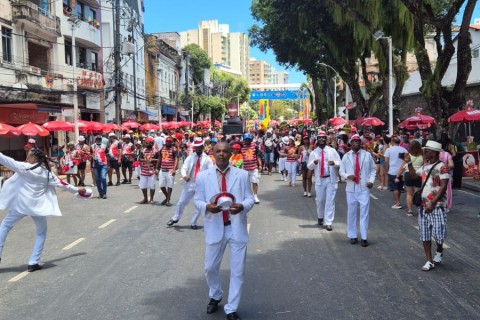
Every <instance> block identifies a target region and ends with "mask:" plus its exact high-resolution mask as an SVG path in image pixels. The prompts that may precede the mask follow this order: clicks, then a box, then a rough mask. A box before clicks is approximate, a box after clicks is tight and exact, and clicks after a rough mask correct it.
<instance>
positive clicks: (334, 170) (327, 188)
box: [307, 131, 341, 231]
mask: <svg viewBox="0 0 480 320" xmlns="http://www.w3.org/2000/svg"><path fill="white" fill-rule="evenodd" d="M317 145H318V147H317V148H316V149H315V150H314V151H313V152H311V153H310V157H309V159H308V164H307V168H308V169H309V170H314V171H315V193H316V196H315V202H316V204H317V217H318V224H319V225H323V223H324V221H325V227H326V229H327V230H328V231H332V230H333V228H332V223H333V219H334V218H335V197H336V195H337V189H338V182H337V177H338V167H339V166H340V161H341V160H340V155H339V154H338V152H337V151H336V150H335V149H333V148H332V147H329V146H327V133H326V132H325V131H319V132H318V134H317ZM324 219H325V220H324Z"/></svg>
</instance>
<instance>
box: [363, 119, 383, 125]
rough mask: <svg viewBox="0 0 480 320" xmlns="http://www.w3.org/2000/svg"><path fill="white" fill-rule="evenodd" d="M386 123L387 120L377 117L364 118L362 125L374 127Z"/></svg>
mask: <svg viewBox="0 0 480 320" xmlns="http://www.w3.org/2000/svg"><path fill="white" fill-rule="evenodd" d="M384 124H385V122H383V121H382V120H380V119H378V118H377V117H367V118H363V121H362V122H361V125H362V126H373V127H378V126H383V125H384Z"/></svg>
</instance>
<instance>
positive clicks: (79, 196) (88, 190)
mask: <svg viewBox="0 0 480 320" xmlns="http://www.w3.org/2000/svg"><path fill="white" fill-rule="evenodd" d="M92 195H93V192H92V189H91V188H88V187H87V188H85V193H78V192H77V193H75V197H77V199H82V200H87V199H91V198H92Z"/></svg>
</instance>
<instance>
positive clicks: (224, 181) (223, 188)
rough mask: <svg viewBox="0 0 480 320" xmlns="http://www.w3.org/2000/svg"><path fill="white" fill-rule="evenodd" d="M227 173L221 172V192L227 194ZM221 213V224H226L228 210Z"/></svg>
mask: <svg viewBox="0 0 480 320" xmlns="http://www.w3.org/2000/svg"><path fill="white" fill-rule="evenodd" d="M226 175H227V172H226V171H225V172H222V192H227V177H226ZM222 213H223V223H227V222H228V214H229V212H228V210H225V211H222Z"/></svg>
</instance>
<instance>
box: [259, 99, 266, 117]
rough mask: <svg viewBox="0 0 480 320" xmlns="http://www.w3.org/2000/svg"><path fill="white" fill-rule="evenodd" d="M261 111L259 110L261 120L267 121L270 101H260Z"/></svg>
mask: <svg viewBox="0 0 480 320" xmlns="http://www.w3.org/2000/svg"><path fill="white" fill-rule="evenodd" d="M259 104H260V106H259V109H258V113H259V115H260V120H263V119H265V117H266V116H267V113H266V112H267V106H268V100H266V99H262V100H259Z"/></svg>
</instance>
